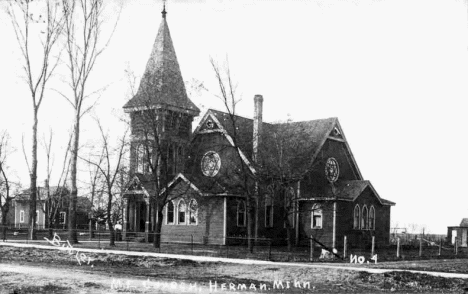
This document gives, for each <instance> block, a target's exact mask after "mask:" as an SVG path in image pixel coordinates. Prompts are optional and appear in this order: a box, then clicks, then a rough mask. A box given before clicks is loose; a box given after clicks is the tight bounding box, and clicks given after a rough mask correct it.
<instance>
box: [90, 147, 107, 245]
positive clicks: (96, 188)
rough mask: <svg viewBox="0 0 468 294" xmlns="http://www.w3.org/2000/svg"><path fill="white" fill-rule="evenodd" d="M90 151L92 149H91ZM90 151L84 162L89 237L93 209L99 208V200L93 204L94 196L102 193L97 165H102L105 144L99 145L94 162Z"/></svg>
mask: <svg viewBox="0 0 468 294" xmlns="http://www.w3.org/2000/svg"><path fill="white" fill-rule="evenodd" d="M91 152H92V151H91ZM91 152H90V154H89V157H88V159H87V160H86V162H87V163H88V172H89V183H88V186H89V196H90V200H91V213H92V215H91V217H90V219H89V236H90V238H93V237H94V231H93V221H94V220H95V217H96V215H95V211H96V209H99V208H100V201H98V205H97V206H95V205H94V202H95V200H96V197H100V196H101V195H102V192H103V189H101V184H102V183H101V176H102V175H101V172H100V171H99V166H101V165H102V163H103V161H104V159H105V145H103V146H102V147H101V150H100V152H99V154H98V155H97V160H96V159H94V160H96V162H94V161H93V159H92V158H91V157H96V156H95V155H93V154H92V153H91Z"/></svg>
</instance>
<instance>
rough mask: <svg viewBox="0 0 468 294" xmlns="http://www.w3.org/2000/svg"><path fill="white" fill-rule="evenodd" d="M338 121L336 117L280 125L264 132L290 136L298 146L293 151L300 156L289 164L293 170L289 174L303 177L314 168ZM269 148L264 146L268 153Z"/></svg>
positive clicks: (268, 128) (290, 139) (267, 128)
mask: <svg viewBox="0 0 468 294" xmlns="http://www.w3.org/2000/svg"><path fill="white" fill-rule="evenodd" d="M337 121H338V119H337V118H336V117H332V118H325V119H316V120H310V121H300V122H287V123H279V124H273V125H269V126H268V125H267V126H266V127H265V128H264V132H275V133H282V132H284V133H286V134H287V135H288V136H289V141H290V142H295V144H297V145H298V146H295V147H294V148H293V150H292V151H294V152H297V153H298V154H296V156H295V157H294V158H291V160H289V162H288V163H289V165H290V169H291V171H290V172H289V174H291V175H294V174H295V175H297V176H301V175H303V174H304V173H306V172H307V171H308V170H309V169H310V167H311V166H312V163H313V162H314V160H315V158H316V157H317V155H318V153H319V151H320V150H321V149H322V146H323V144H324V143H325V141H326V139H327V138H328V135H329V134H330V132H331V131H332V130H333V128H334V127H335V125H336V123H337ZM265 145H267V146H265ZM269 147H270V146H269V145H268V144H264V146H263V148H266V149H267V151H268V148H269Z"/></svg>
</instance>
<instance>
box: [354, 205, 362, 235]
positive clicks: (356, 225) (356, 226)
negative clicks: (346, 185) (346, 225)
mask: <svg viewBox="0 0 468 294" xmlns="http://www.w3.org/2000/svg"><path fill="white" fill-rule="evenodd" d="M360 219H361V210H360V208H359V205H358V204H356V206H355V207H354V223H353V228H354V229H359V221H360Z"/></svg>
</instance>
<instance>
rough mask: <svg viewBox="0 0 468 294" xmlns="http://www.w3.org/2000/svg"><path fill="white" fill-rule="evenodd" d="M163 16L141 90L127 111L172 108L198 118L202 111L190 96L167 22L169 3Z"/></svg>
mask: <svg viewBox="0 0 468 294" xmlns="http://www.w3.org/2000/svg"><path fill="white" fill-rule="evenodd" d="M161 14H162V20H161V24H160V26H159V30H158V34H157V36H156V40H155V42H154V45H153V50H152V51H151V55H150V58H149V59H148V62H147V64H146V69H145V73H144V74H143V77H142V79H141V81H140V87H139V88H138V92H137V94H136V95H135V96H134V97H133V98H132V99H130V100H129V101H128V102H127V103H126V104H125V105H124V109H125V111H126V112H131V111H133V110H135V109H138V108H142V107H143V108H147V107H150V108H170V109H173V110H176V111H182V112H185V113H189V114H191V115H194V116H196V115H198V114H199V113H200V110H199V109H198V107H197V106H196V105H195V104H194V103H193V102H192V101H191V100H190V99H189V98H188V96H187V92H186V89H185V84H184V80H183V78H182V73H181V72H180V67H179V63H178V61H177V56H176V53H175V50H174V45H173V44H172V38H171V34H170V32H169V26H168V24H167V20H166V14H167V12H166V5H165V3H164V6H163V10H162V12H161Z"/></svg>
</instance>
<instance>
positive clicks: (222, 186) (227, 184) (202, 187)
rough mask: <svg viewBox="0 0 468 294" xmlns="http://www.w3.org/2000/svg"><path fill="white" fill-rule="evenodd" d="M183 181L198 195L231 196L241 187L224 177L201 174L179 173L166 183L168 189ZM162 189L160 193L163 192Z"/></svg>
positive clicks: (239, 191) (238, 192)
mask: <svg viewBox="0 0 468 294" xmlns="http://www.w3.org/2000/svg"><path fill="white" fill-rule="evenodd" d="M180 182H184V183H185V184H187V185H188V186H189V187H190V188H191V189H192V190H193V191H195V192H197V193H198V194H199V195H200V196H227V195H229V196H233V195H237V196H238V195H241V194H242V189H241V188H240V186H236V185H235V184H233V182H232V181H229V180H228V179H226V178H224V177H220V178H211V177H203V176H198V177H197V176H191V175H184V174H181V173H179V174H178V175H177V176H175V177H174V179H173V180H172V181H171V182H170V183H169V184H168V189H169V190H171V189H173V188H174V187H176V186H177V184H178V183H180ZM164 192H165V190H162V191H161V193H164Z"/></svg>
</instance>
